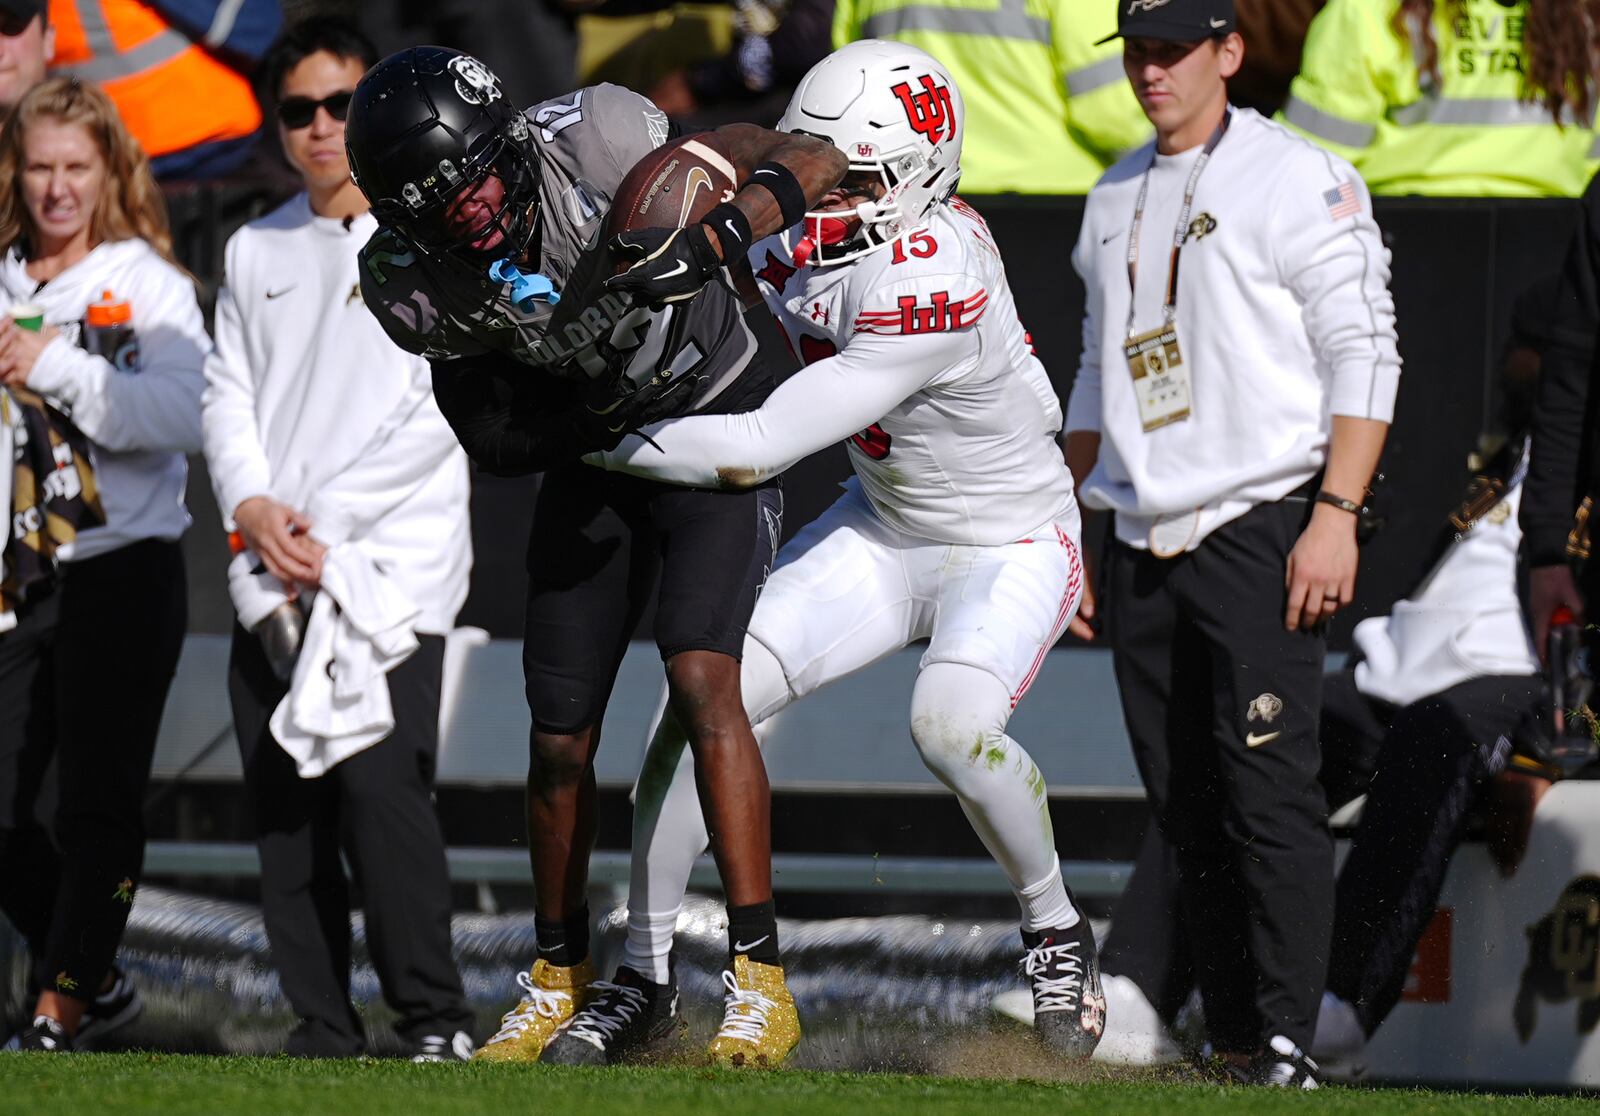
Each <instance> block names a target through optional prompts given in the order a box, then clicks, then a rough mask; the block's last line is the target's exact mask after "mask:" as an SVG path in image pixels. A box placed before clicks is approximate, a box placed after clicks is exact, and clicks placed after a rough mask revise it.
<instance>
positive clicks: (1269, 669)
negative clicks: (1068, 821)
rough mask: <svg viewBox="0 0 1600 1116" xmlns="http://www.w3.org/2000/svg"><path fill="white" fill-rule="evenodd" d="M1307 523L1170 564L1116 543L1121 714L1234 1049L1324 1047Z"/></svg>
mask: <svg viewBox="0 0 1600 1116" xmlns="http://www.w3.org/2000/svg"><path fill="white" fill-rule="evenodd" d="M1309 517H1310V505H1309V504H1308V503H1307V501H1306V500H1304V499H1302V498H1298V497H1295V498H1290V499H1286V500H1282V501H1279V502H1277V503H1273V504H1263V505H1260V506H1258V507H1256V508H1253V509H1252V510H1251V511H1249V512H1248V513H1246V514H1245V515H1243V516H1241V517H1240V518H1238V519H1236V520H1234V521H1233V522H1231V523H1228V524H1226V525H1224V526H1223V527H1220V528H1218V529H1217V530H1216V531H1214V532H1212V534H1210V535H1209V536H1207V537H1206V539H1205V540H1204V541H1203V542H1202V543H1201V544H1200V545H1199V546H1198V547H1197V548H1196V549H1195V550H1193V551H1191V552H1189V553H1186V554H1183V555H1180V556H1178V557H1176V558H1172V559H1161V558H1156V557H1154V556H1152V555H1151V554H1149V553H1148V552H1146V551H1142V550H1136V549H1134V548H1132V547H1127V546H1124V545H1122V544H1120V543H1113V544H1112V548H1111V555H1110V558H1109V561H1108V563H1107V569H1106V576H1105V606H1104V612H1105V616H1106V623H1107V630H1108V634H1109V637H1110V643H1111V646H1112V650H1113V652H1114V663H1115V667H1116V673H1117V684H1118V687H1119V689H1120V691H1121V696H1122V709H1123V716H1124V718H1125V719H1126V721H1127V725H1128V732H1129V735H1130V736H1131V737H1132V740H1133V749H1134V756H1135V759H1136V760H1137V762H1138V765H1139V772H1140V775H1141V776H1142V777H1143V779H1144V784H1145V789H1146V791H1147V792H1148V794H1149V796H1150V801H1151V806H1152V808H1153V810H1154V813H1155V817H1156V821H1157V824H1158V825H1159V826H1160V829H1161V832H1162V835H1163V836H1164V837H1165V838H1166V839H1167V841H1168V842H1169V843H1170V844H1171V845H1172V847H1173V857H1174V862H1175V866H1176V871H1177V881H1178V887H1177V893H1178V910H1179V913H1180V918H1181V924H1182V929H1183V932H1184V934H1185V936H1186V937H1187V939H1188V941H1189V942H1190V944H1191V947H1192V949H1193V955H1194V958H1195V968H1196V973H1195V976H1196V980H1197V982H1198V984H1199V987H1200V990H1201V994H1202V996H1203V998H1204V1000H1205V1004H1206V1017H1207V1019H1208V1020H1211V1021H1214V1025H1212V1026H1211V1027H1210V1037H1211V1041H1212V1043H1213V1045H1214V1046H1215V1047H1216V1049H1217V1050H1218V1051H1219V1052H1252V1051H1254V1050H1256V1049H1258V1048H1259V1047H1260V1046H1261V1045H1262V1043H1263V1042H1264V1041H1265V1040H1266V1039H1267V1038H1270V1037H1271V1036H1273V1035H1283V1036H1285V1037H1287V1038H1288V1039H1290V1040H1292V1041H1293V1042H1295V1043H1296V1044H1298V1045H1299V1046H1301V1047H1303V1048H1307V1049H1309V1047H1310V1045H1311V1036H1312V1030H1313V1027H1314V1026H1315V1022H1316V1013H1317V1007H1318V1004H1319V1003H1320V1001H1321V998H1322V991H1323V982H1324V978H1325V975H1326V972H1327V964H1328V947H1329V935H1330V932H1331V927H1332V923H1333V847H1332V841H1331V838H1330V836H1329V833H1328V807H1327V800H1326V799H1325V797H1324V795H1323V791H1322V787H1321V785H1320V784H1319V783H1318V781H1317V775H1318V770H1319V768H1320V766H1321V749H1320V747H1319V745H1318V735H1317V734H1318V720H1319V716H1320V712H1321V701H1322V670H1323V659H1324V656H1325V654H1326V649H1327V640H1326V636H1325V634H1324V633H1323V632H1321V631H1312V632H1305V631H1294V632H1290V631H1286V630H1285V628H1284V622H1283V617H1284V612H1285V610H1286V603H1287V602H1286V593H1285V589H1284V567H1285V563H1286V561H1287V559H1288V555H1289V551H1290V550H1291V549H1292V548H1293V546H1294V543H1295V541H1296V540H1297V539H1298V538H1299V535H1300V532H1301V531H1302V530H1303V529H1304V526H1305V524H1306V521H1307V520H1308V519H1309Z"/></svg>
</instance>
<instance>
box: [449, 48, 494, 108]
mask: <svg viewBox="0 0 1600 1116" xmlns="http://www.w3.org/2000/svg"><path fill="white" fill-rule="evenodd" d="M447 65H448V68H449V70H450V72H451V73H452V74H454V75H455V79H456V94H457V96H459V97H460V98H461V99H462V100H463V101H465V102H467V104H469V105H486V104H488V103H489V102H490V101H498V100H499V99H500V79H499V78H497V77H495V76H494V71H493V70H491V69H489V67H487V66H485V65H484V64H483V63H482V62H480V61H478V60H477V59H476V58H474V57H472V55H470V54H458V55H456V56H455V57H454V58H452V59H450V61H449V63H448V64H447Z"/></svg>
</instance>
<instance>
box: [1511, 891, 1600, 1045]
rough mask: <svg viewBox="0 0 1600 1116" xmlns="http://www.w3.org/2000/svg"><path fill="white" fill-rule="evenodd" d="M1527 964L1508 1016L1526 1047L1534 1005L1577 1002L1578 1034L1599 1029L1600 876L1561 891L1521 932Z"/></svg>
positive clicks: (1535, 1014) (1535, 1018)
mask: <svg viewBox="0 0 1600 1116" xmlns="http://www.w3.org/2000/svg"><path fill="white" fill-rule="evenodd" d="M1525 933H1526V934H1527V937H1528V963H1527V964H1526V965H1524V966H1523V969H1522V977H1521V979H1520V980H1519V981H1518V984H1517V998H1516V1002H1515V1003H1514V1004H1513V1006H1512V1009H1511V1018H1512V1021H1513V1023H1515V1025H1516V1028H1517V1038H1518V1039H1520V1040H1521V1041H1522V1042H1524V1043H1526V1042H1527V1041H1528V1040H1529V1039H1531V1038H1532V1037H1533V1032H1534V1028H1535V1026H1536V1025H1537V1023H1538V1011H1539V1001H1540V1000H1543V1001H1545V1002H1546V1003H1550V1004H1559V1003H1565V1002H1566V1001H1567V1000H1577V1001H1578V1018H1577V1029H1578V1033H1579V1034H1584V1035H1587V1034H1589V1033H1591V1032H1592V1031H1593V1030H1594V1029H1595V1027H1596V1025H1600V876H1579V877H1578V878H1577V879H1575V880H1573V881H1572V882H1571V883H1569V884H1567V886H1566V887H1564V888H1562V889H1561V895H1560V896H1559V897H1558V898H1557V899H1556V903H1555V906H1554V907H1553V908H1551V910H1550V912H1549V913H1548V914H1546V915H1545V916H1544V917H1543V918H1541V919H1540V920H1539V921H1538V922H1536V923H1534V924H1533V925H1532V926H1529V927H1528V928H1527V930H1526V931H1525Z"/></svg>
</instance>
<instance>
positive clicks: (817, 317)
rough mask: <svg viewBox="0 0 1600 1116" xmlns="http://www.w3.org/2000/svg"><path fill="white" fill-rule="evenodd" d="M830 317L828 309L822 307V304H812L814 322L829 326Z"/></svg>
mask: <svg viewBox="0 0 1600 1116" xmlns="http://www.w3.org/2000/svg"><path fill="white" fill-rule="evenodd" d="M828 316H829V312H828V308H827V307H826V306H824V305H822V303H820V302H813V303H812V304H811V320H812V321H814V322H821V323H822V324H823V325H827V324H828Z"/></svg>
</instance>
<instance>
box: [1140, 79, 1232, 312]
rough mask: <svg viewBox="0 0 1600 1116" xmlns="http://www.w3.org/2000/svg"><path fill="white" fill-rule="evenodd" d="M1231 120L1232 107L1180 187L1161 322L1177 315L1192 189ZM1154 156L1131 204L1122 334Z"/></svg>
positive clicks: (1192, 199)
mask: <svg viewBox="0 0 1600 1116" xmlns="http://www.w3.org/2000/svg"><path fill="white" fill-rule="evenodd" d="M1232 121H1233V106H1232V105H1229V106H1228V108H1227V111H1226V112H1224V113H1223V114H1222V123H1220V124H1218V125H1217V129H1216V131H1214V132H1212V133H1211V138H1210V139H1208V140H1207V141H1206V145H1205V148H1204V149H1203V150H1201V152H1200V157H1199V158H1198V159H1196V160H1195V161H1194V169H1193V170H1192V171H1190V172H1189V183H1188V185H1187V186H1185V187H1184V188H1183V208H1182V209H1180V210H1178V227H1177V228H1176V229H1175V230H1173V233H1172V257H1171V259H1170V261H1169V262H1168V264H1167V291H1166V296H1165V297H1164V299H1163V300H1162V303H1161V313H1162V316H1163V322H1164V323H1165V324H1166V325H1171V324H1172V323H1173V321H1174V320H1175V319H1176V318H1177V316H1178V260H1179V258H1180V257H1181V256H1182V255H1183V244H1184V241H1186V240H1188V239H1189V211H1190V210H1191V209H1193V208H1194V191H1195V188H1196V187H1197V186H1198V185H1199V184H1200V174H1201V172H1202V171H1204V170H1205V169H1206V164H1207V163H1208V162H1210V161H1211V153H1212V152H1213V151H1215V150H1216V149H1217V144H1219V143H1221V142H1222V137H1223V135H1224V134H1226V132H1227V131H1228V125H1229V124H1230V123H1231V122H1232ZM1155 165H1156V156H1155V153H1154V152H1152V153H1151V155H1150V165H1149V166H1148V167H1146V168H1145V169H1144V183H1143V184H1142V185H1141V186H1140V187H1139V201H1138V203H1137V204H1135V205H1134V207H1133V227H1132V228H1131V229H1129V230H1128V328H1127V332H1126V334H1125V336H1128V337H1132V336H1133V319H1134V307H1135V306H1136V305H1137V302H1138V297H1139V285H1138V280H1139V229H1140V226H1142V225H1143V224H1144V205H1145V202H1146V201H1147V200H1149V197H1150V172H1151V171H1152V170H1153V169H1154V168H1155Z"/></svg>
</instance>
